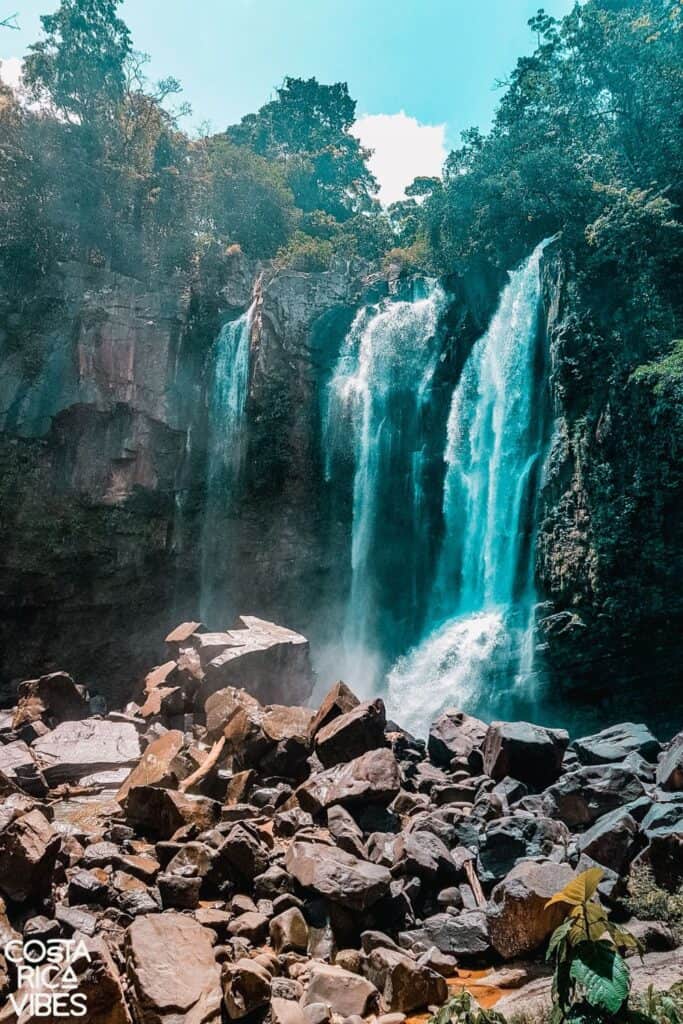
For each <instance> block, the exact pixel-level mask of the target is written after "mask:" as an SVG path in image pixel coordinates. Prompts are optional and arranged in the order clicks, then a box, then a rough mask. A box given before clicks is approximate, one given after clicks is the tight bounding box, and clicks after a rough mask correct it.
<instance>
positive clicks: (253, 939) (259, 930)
mask: <svg viewBox="0 0 683 1024" xmlns="http://www.w3.org/2000/svg"><path fill="white" fill-rule="evenodd" d="M228 932H229V934H230V935H236V936H238V937H239V938H241V939H247V941H248V942H250V943H251V944H252V946H259V945H261V943H262V942H264V941H265V938H266V935H267V934H268V918H267V917H265V916H264V915H263V914H259V913H258V911H248V912H247V913H246V914H240V915H239V917H235V918H233V920H232V921H231V922H230V924H229V925H228Z"/></svg>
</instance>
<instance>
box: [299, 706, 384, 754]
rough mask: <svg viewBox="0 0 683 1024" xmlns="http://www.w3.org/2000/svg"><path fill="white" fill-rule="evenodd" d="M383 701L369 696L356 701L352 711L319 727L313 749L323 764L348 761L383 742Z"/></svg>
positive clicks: (374, 748) (380, 745)
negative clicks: (361, 702)
mask: <svg viewBox="0 0 683 1024" xmlns="http://www.w3.org/2000/svg"><path fill="white" fill-rule="evenodd" d="M386 720H387V718H386V711H385V709H384V701H382V700H379V699H377V700H372V701H366V702H365V703H364V704H359V705H358V706H357V707H355V708H353V710H352V711H347V712H346V714H343V715H338V716H337V717H336V718H334V719H333V720H332V721H331V722H328V724H327V725H325V726H323V727H322V728H321V729H319V730H318V732H317V733H316V736H315V752H316V754H317V755H318V758H319V759H320V762H321V763H322V764H323V765H324V767H325V768H331V767H333V766H334V765H336V764H340V763H341V762H343V761H351V760H352V759H353V758H354V757H360V755H361V754H365V753H366V752H367V751H368V750H376V749H377V747H383V746H386V739H385V737H384V726H385V725H386Z"/></svg>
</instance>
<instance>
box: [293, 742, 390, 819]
mask: <svg viewBox="0 0 683 1024" xmlns="http://www.w3.org/2000/svg"><path fill="white" fill-rule="evenodd" d="M400 787H401V778H400V774H399V768H398V762H397V760H396V758H395V757H394V755H393V753H392V752H391V750H388V749H387V748H380V749H379V750H371V751H369V752H368V753H367V754H362V755H361V756H360V757H356V758H354V760H353V761H349V763H348V764H341V765H336V766H335V767H334V768H327V769H326V770H325V771H323V772H317V773H316V774H315V775H312V776H311V777H310V779H308V781H307V782H304V784H303V785H302V786H299V788H298V790H297V797H298V800H299V803H300V804H301V806H302V807H303V809H304V810H305V811H308V812H309V813H310V814H317V813H319V812H320V811H321V810H323V809H324V808H327V807H331V806H332V805H333V804H343V805H344V806H345V807H349V806H353V805H354V804H358V803H365V802H372V803H387V804H388V803H390V802H391V800H393V798H394V797H395V796H396V794H397V793H398V791H399V789H400Z"/></svg>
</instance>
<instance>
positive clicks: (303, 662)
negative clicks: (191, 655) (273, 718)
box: [196, 615, 313, 704]
mask: <svg viewBox="0 0 683 1024" xmlns="http://www.w3.org/2000/svg"><path fill="white" fill-rule="evenodd" d="M239 623H240V626H239V627H238V628H237V629H231V630H227V631H226V632H225V633H224V634H210V633H205V634H201V635H200V636H198V637H197V640H196V643H197V644H198V645H199V646H200V657H201V658H202V661H203V666H202V667H203V669H204V680H203V682H202V684H201V687H200V691H199V693H200V700H206V698H207V697H209V696H210V695H211V694H212V693H215V692H216V690H221V689H223V688H224V687H226V686H236V687H243V688H244V689H245V690H248V691H249V693H252V694H254V696H256V697H258V699H259V700H260V701H261V702H262V703H264V704H270V703H273V702H275V701H284V700H286V701H287V702H288V703H291V704H304V703H305V702H306V701H307V700H308V698H309V697H310V695H311V693H312V692H313V670H312V668H311V659H310V650H309V644H308V640H307V639H306V637H304V636H302V635H301V634H300V633H296V632H294V630H291V629H286V628H285V627H284V626H278V625H276V624H275V623H274V622H267V621H266V620H265V619H259V618H257V617H256V616H254V615H242V616H241V617H240V619H239ZM206 637H214V643H215V649H216V653H214V652H213V651H210V652H209V653H212V654H213V657H211V658H210V659H209V660H207V656H206V651H207V649H208V647H209V641H207V640H206ZM218 648H221V649H220V650H218ZM202 651H204V653H202Z"/></svg>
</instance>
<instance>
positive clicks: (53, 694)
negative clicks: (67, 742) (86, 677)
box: [12, 672, 90, 730]
mask: <svg viewBox="0 0 683 1024" xmlns="http://www.w3.org/2000/svg"><path fill="white" fill-rule="evenodd" d="M17 696H18V702H17V707H16V711H15V713H14V720H13V722H12V727H13V728H14V729H15V730H18V729H21V728H22V726H24V725H27V724H30V723H32V722H36V721H39V720H40V721H43V722H45V724H46V725H48V726H49V727H50V728H51V729H54V727H55V726H56V725H60V724H61V723H62V722H71V721H73V722H75V721H80V719H82V718H87V716H88V714H89V711H90V704H89V701H88V696H87V693H86V691H85V690H84V688H83V687H82V686H77V685H76V683H75V682H74V681H73V679H72V678H71V676H70V675H68V674H67V673H66V672H51V673H50V674H49V675H46V676H41V677H40V679H26V680H25V681H24V682H23V683H20V684H19V690H18V693H17Z"/></svg>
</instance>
